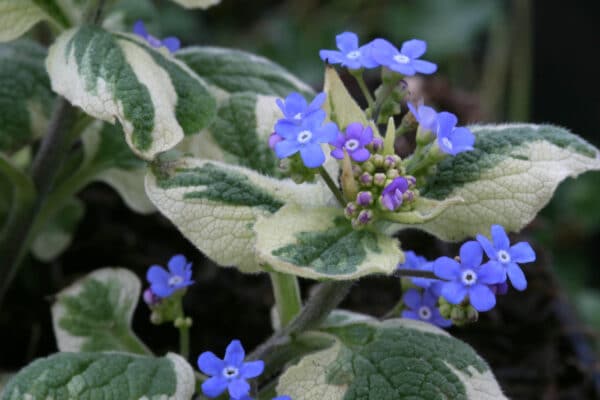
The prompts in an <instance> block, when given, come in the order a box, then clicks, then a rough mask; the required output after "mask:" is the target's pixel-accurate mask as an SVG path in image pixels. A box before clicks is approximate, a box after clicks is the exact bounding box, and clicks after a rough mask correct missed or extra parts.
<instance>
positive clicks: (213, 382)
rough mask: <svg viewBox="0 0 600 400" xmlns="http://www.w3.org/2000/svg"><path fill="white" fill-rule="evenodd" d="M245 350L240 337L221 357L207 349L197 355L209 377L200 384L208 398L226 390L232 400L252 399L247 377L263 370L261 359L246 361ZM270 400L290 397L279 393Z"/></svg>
mask: <svg viewBox="0 0 600 400" xmlns="http://www.w3.org/2000/svg"><path fill="white" fill-rule="evenodd" d="M245 358H246V352H245V351H244V347H243V346H242V344H241V343H240V341H239V340H233V341H232V342H231V343H229V345H228V346H227V349H226V350H225V357H223V359H220V358H219V357H217V356H216V355H215V354H214V353H213V352H211V351H206V352H204V353H202V354H200V357H198V368H199V369H200V371H202V373H203V374H205V375H208V376H209V379H207V380H206V381H204V383H202V393H203V394H204V395H205V396H206V397H209V398H211V399H212V398H215V397H218V396H220V395H221V394H222V393H223V392H225V391H226V390H227V391H228V393H229V396H230V397H231V400H252V399H251V398H250V384H249V383H248V379H253V378H256V377H258V376H260V375H261V374H262V373H263V371H264V369H265V363H264V362H263V361H260V360H257V361H248V362H245V361H244V359H245ZM273 400H291V398H290V397H289V396H278V397H275V398H273Z"/></svg>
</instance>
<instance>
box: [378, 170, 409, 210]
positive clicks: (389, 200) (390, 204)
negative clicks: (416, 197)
mask: <svg viewBox="0 0 600 400" xmlns="http://www.w3.org/2000/svg"><path fill="white" fill-rule="evenodd" d="M407 190H408V181H407V180H406V178H404V177H402V176H399V177H397V178H395V179H394V180H393V181H392V182H391V183H390V184H389V185H387V186H386V187H385V188H384V189H383V192H381V203H382V204H383V205H384V207H385V208H387V209H388V210H390V211H395V210H396V209H397V208H398V207H400V206H401V205H402V202H403V201H404V192H406V191H407Z"/></svg>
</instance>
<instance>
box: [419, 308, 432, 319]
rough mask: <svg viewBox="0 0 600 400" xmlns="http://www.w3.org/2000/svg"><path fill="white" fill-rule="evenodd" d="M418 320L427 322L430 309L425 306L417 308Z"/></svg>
mask: <svg viewBox="0 0 600 400" xmlns="http://www.w3.org/2000/svg"><path fill="white" fill-rule="evenodd" d="M419 318H421V319H422V320H425V321H427V320H429V319H430V318H431V309H430V308H429V307H427V306H421V308H419Z"/></svg>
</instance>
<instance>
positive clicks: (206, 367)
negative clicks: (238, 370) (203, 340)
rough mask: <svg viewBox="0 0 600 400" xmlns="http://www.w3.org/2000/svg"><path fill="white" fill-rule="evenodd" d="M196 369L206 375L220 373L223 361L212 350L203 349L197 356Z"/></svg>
mask: <svg viewBox="0 0 600 400" xmlns="http://www.w3.org/2000/svg"><path fill="white" fill-rule="evenodd" d="M198 369H200V371H202V373H203V374H206V375H208V376H213V375H221V373H222V372H223V369H225V363H224V362H223V360H221V359H220V358H219V357H217V356H216V355H215V353H213V352H212V351H205V352H204V353H202V354H200V357H198Z"/></svg>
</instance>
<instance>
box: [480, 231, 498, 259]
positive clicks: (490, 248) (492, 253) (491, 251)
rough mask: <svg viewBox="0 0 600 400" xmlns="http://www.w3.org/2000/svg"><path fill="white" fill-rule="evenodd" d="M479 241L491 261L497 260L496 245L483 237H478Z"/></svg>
mask: <svg viewBox="0 0 600 400" xmlns="http://www.w3.org/2000/svg"><path fill="white" fill-rule="evenodd" d="M477 241H478V242H479V244H480V245H481V247H483V251H485V254H487V256H488V257H489V258H490V260H496V259H497V254H496V253H497V252H496V249H495V248H494V245H493V244H492V242H491V241H490V239H488V238H486V237H485V236H483V235H477Z"/></svg>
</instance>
